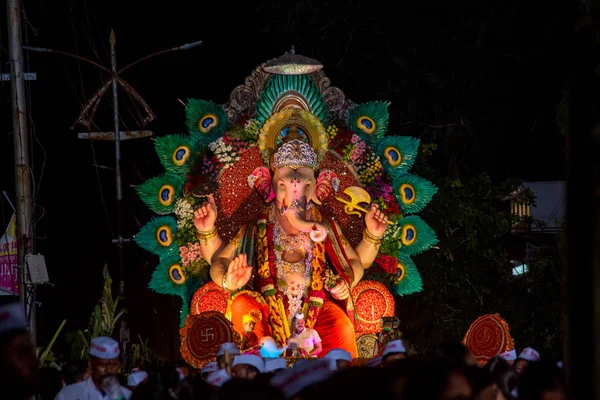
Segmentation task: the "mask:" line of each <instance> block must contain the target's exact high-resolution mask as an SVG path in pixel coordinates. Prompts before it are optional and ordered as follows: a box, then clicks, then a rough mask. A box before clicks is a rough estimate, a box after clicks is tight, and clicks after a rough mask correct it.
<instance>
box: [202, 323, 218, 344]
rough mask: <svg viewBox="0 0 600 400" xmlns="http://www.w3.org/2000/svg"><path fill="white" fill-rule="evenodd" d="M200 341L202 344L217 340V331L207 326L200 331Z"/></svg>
mask: <svg viewBox="0 0 600 400" xmlns="http://www.w3.org/2000/svg"><path fill="white" fill-rule="evenodd" d="M200 339H201V341H202V342H209V341H213V340H215V329H214V328H213V327H212V326H207V327H206V328H204V329H202V330H201V331H200Z"/></svg>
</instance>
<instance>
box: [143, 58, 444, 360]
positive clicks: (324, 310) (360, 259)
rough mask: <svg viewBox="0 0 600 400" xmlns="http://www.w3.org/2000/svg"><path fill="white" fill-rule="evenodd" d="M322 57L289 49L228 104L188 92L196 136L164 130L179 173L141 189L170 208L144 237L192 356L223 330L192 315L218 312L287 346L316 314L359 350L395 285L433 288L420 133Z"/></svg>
mask: <svg viewBox="0 0 600 400" xmlns="http://www.w3.org/2000/svg"><path fill="white" fill-rule="evenodd" d="M321 67H322V66H321V65H320V64H319V63H318V62H316V61H314V60H311V59H308V58H306V57H302V56H298V55H294V54H288V53H286V55H285V56H284V57H282V58H279V59H275V60H271V61H269V62H267V63H265V64H263V65H262V66H261V67H259V68H257V70H255V71H254V72H253V74H252V76H251V77H249V78H248V79H247V80H246V85H242V86H240V87H238V88H236V90H234V92H233V93H232V94H231V101H230V102H229V103H227V104H225V105H223V106H219V105H216V104H213V103H211V102H207V101H202V100H188V103H187V106H186V113H187V125H188V130H189V135H187V136H186V135H170V136H165V137H161V138H157V139H156V149H157V153H158V155H159V158H160V160H161V162H162V164H163V166H164V167H165V169H166V173H164V174H162V175H160V176H158V177H155V178H152V179H150V180H149V181H146V182H144V183H143V184H141V185H140V186H138V189H137V190H138V193H139V194H140V197H141V198H142V200H144V202H145V203H146V204H147V205H148V206H149V207H150V208H151V209H152V210H153V211H155V212H156V213H158V214H162V216H160V217H157V218H154V219H152V220H151V221H150V222H149V223H148V224H147V225H146V226H144V227H143V228H142V230H141V231H140V233H139V234H138V235H137V236H136V242H137V243H138V244H139V245H140V246H141V247H143V248H144V249H146V250H149V251H151V252H153V253H155V254H156V255H158V256H159V259H160V262H159V265H158V267H157V268H156V270H155V272H154V274H153V277H152V281H151V282H150V288H151V289H153V290H155V291H157V292H159V293H165V294H176V295H179V296H180V297H181V298H182V319H181V321H182V329H181V334H182V353H183V356H184V358H185V359H186V360H187V361H188V362H190V363H191V364H196V365H198V364H202V363H203V362H205V361H206V360H207V359H208V358H206V359H205V358H203V357H204V356H203V353H206V352H209V353H210V351H209V350H207V349H208V347H207V348H206V349H204V350H203V347H202V346H204V344H203V343H205V342H206V341H208V340H209V339H208V338H210V337H214V336H215V335H212V336H211V335H209V334H208V333H206V332H204V333H203V336H202V339H198V340H192V339H189V338H188V336H189V335H190V334H189V332H188V331H189V329H191V328H190V326H191V325H190V324H192V322H193V321H192V320H193V318H195V317H198V318H199V317H200V316H203V315H208V314H210V312H214V311H218V312H219V313H221V314H222V316H223V317H224V318H225V319H226V320H227V321H229V322H230V326H231V327H232V328H233V330H235V331H236V332H237V333H240V334H242V335H243V334H248V333H249V332H248V326H244V325H248V324H245V322H247V321H244V319H243V318H244V316H247V315H257V313H258V314H260V315H259V317H258V318H253V321H252V324H251V325H252V326H251V330H252V331H253V334H254V335H255V336H256V340H258V341H260V342H264V340H263V339H264V338H266V339H269V340H271V339H272V340H273V341H274V342H275V344H276V345H277V346H281V347H283V346H285V345H286V343H287V340H288V339H289V338H290V336H291V335H292V334H293V333H294V325H293V321H292V319H293V317H294V316H295V315H297V314H303V315H304V316H305V322H306V327H308V328H312V329H315V330H316V331H317V332H318V334H319V336H320V338H321V341H322V346H323V351H322V353H321V355H326V354H327V352H328V351H329V350H330V349H333V348H342V349H345V350H347V351H348V352H350V353H351V354H352V355H353V356H354V357H358V356H359V347H360V346H362V345H364V343H363V344H362V345H361V340H360V338H366V339H369V340H370V341H373V338H374V337H375V336H374V335H373V334H375V333H377V332H378V331H379V330H381V326H380V321H381V317H386V316H391V315H393V313H394V297H393V295H392V293H394V294H398V295H408V294H411V293H415V292H418V291H420V290H421V289H422V281H421V277H420V275H419V273H418V271H417V270H416V267H415V265H414V263H413V261H412V257H413V256H415V255H417V254H418V253H420V252H422V251H424V250H427V249H428V248H430V247H432V246H433V245H435V243H436V242H437V239H436V237H435V234H434V233H433V231H432V229H431V228H430V227H429V226H428V225H427V224H426V223H425V222H424V221H423V220H421V219H420V218H419V217H418V216H416V215H411V214H415V213H417V212H419V211H420V210H421V209H422V208H423V207H424V206H425V205H426V204H427V203H428V202H429V201H430V200H431V197H432V196H433V195H434V193H435V191H436V188H435V186H433V185H432V184H431V182H429V181H427V180H425V179H423V178H420V177H417V176H416V175H413V174H410V173H408V172H407V171H408V170H409V169H410V168H411V167H412V165H413V163H414V158H415V157H416V153H417V149H418V144H419V142H418V140H417V139H413V138H410V137H402V136H390V137H386V136H385V133H386V129H387V122H388V121H387V118H388V113H387V107H388V104H387V103H386V102H371V103H366V104H364V105H357V104H354V103H352V102H351V101H349V100H348V99H346V98H345V96H344V95H343V93H342V92H341V90H339V89H337V88H335V87H332V86H330V85H329V81H328V79H327V78H326V77H325V76H324V74H323V72H322V70H321ZM342 193H343V195H342ZM172 214H174V216H172ZM363 278H364V279H363ZM209 293H210V294H211V295H209ZM363 294H364V296H363V297H362V300H361V295H363ZM207 313H208V314H207ZM211 315H212V314H211ZM203 326H204V325H203ZM207 332H208V331H207ZM211 332H221V331H220V330H219V329H215V330H213V331H211ZM357 335H358V336H360V337H359V340H358V342H357ZM234 337H235V335H234ZM253 337H254V336H253ZM205 339H206V340H205ZM222 339H223V340H224V338H222ZM230 339H231V338H230ZM375 341H376V339H375ZM184 342H185V343H184ZM373 345H374V343H373ZM207 346H208V345H207ZM193 347H195V348H193ZM367 347H368V346H367ZM361 353H364V352H363V351H362V350H361ZM361 355H362V356H364V354H361ZM199 360H200V361H199Z"/></svg>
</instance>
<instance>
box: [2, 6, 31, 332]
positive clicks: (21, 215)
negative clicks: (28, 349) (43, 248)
mask: <svg viewBox="0 0 600 400" xmlns="http://www.w3.org/2000/svg"><path fill="white" fill-rule="evenodd" d="M6 8H7V10H6V11H7V18H8V38H9V43H8V50H9V55H10V72H11V103H12V119H13V138H14V150H15V187H16V192H15V193H16V203H17V207H16V209H17V212H16V218H17V232H16V233H17V234H16V237H17V268H18V283H19V302H20V304H21V305H22V307H23V310H24V312H25V313H26V315H28V316H29V330H30V333H31V337H32V340H33V342H34V343H35V339H36V332H35V330H36V329H35V304H33V301H32V304H31V305H28V304H27V303H28V302H27V292H26V290H27V287H26V285H27V278H26V277H27V275H26V273H25V255H26V254H29V253H31V249H32V244H33V243H32V241H33V219H32V214H33V210H32V198H31V196H32V192H31V169H30V166H29V141H28V137H27V110H26V103H25V77H24V73H25V72H24V71H23V48H22V42H21V3H20V1H19V0H7V1H6Z"/></svg>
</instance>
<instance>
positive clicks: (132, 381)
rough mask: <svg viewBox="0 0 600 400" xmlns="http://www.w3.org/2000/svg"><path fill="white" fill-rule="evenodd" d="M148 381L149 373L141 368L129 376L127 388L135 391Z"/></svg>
mask: <svg viewBox="0 0 600 400" xmlns="http://www.w3.org/2000/svg"><path fill="white" fill-rule="evenodd" d="M147 380H148V372H146V371H143V370H141V369H139V368H134V369H132V370H131V372H130V373H129V375H127V387H128V388H129V389H131V390H133V389H135V388H136V387H138V386H139V385H141V384H142V383H144V382H146V381H147Z"/></svg>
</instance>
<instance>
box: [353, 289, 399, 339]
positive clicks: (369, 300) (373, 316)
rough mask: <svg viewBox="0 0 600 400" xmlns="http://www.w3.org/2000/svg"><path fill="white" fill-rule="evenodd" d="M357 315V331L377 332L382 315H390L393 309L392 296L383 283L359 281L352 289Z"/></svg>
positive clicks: (380, 327) (379, 329)
mask: <svg viewBox="0 0 600 400" xmlns="http://www.w3.org/2000/svg"><path fill="white" fill-rule="evenodd" d="M352 297H353V298H354V306H355V309H356V315H357V317H358V318H357V319H358V322H357V326H356V332H357V333H374V334H376V333H379V332H380V331H381V329H382V328H383V327H382V325H381V318H382V317H391V316H393V315H394V311H395V301H394V296H392V294H391V293H390V291H389V290H388V289H387V288H386V287H385V285H384V284H383V283H380V282H377V281H360V282H359V283H358V284H357V285H356V286H355V287H354V288H353V289H352Z"/></svg>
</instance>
